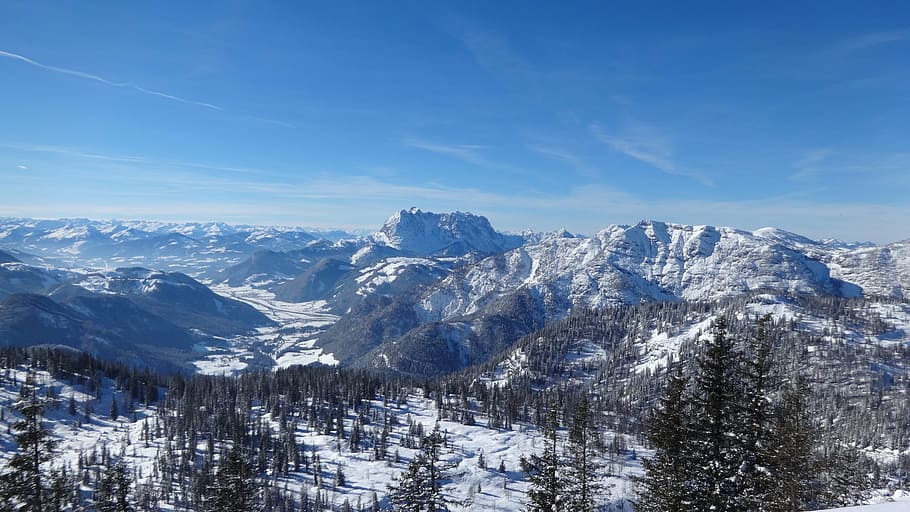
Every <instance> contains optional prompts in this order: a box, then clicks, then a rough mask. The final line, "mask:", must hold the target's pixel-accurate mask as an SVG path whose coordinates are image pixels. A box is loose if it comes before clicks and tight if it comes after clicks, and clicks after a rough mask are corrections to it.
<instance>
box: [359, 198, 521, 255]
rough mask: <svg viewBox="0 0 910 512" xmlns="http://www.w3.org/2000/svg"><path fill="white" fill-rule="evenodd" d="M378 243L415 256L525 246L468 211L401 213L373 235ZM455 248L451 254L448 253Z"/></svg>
mask: <svg viewBox="0 0 910 512" xmlns="http://www.w3.org/2000/svg"><path fill="white" fill-rule="evenodd" d="M371 238H372V240H373V241H375V242H376V243H380V244H384V245H387V246H389V247H394V248H396V249H398V250H401V251H404V252H411V253H415V254H425V255H429V254H433V253H437V252H440V251H446V252H454V253H455V255H460V254H465V253H468V252H472V251H479V252H482V253H497V252H502V251H505V250H508V249H511V248H513V247H517V246H518V245H520V244H521V238H520V237H511V236H507V235H503V234H501V233H499V232H497V231H496V230H495V229H493V226H492V225H490V221H489V220H487V218H486V217H483V216H481V215H474V214H473V213H467V212H457V211H456V212H451V213H434V212H425V211H422V210H421V209H419V208H417V207H411V208H410V209H407V210H401V211H399V212H397V213H395V214H394V215H392V216H391V217H389V219H388V220H387V221H386V222H385V224H383V226H382V228H381V229H380V230H379V231H378V232H377V233H375V234H373V235H372V237H371ZM448 249H451V251H447V250H448Z"/></svg>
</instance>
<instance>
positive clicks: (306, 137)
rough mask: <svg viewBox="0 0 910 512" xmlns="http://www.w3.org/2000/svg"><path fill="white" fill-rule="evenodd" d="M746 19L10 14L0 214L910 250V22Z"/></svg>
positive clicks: (722, 13)
mask: <svg viewBox="0 0 910 512" xmlns="http://www.w3.org/2000/svg"><path fill="white" fill-rule="evenodd" d="M734 4H735V7H730V5H734ZM746 4H747V3H745V2H742V3H740V2H736V3H730V2H723V3H716V4H712V3H690V2H634V3H633V2H629V3H627V4H620V3H612V2H527V1H520V2H505V1H503V2H487V1H480V2H467V1H464V2H462V1H459V2H429V1H413V2H343V1H332V2H330V1H324V2H323V1H320V2H283V3H275V4H270V3H267V2H255V1H250V2H224V1H216V2H211V3H205V2H145V3H135V2H109V3H108V2H101V1H98V2H46V3H45V2H39V1H21V2H17V1H12V2H4V3H3V4H2V6H0V19H3V20H4V23H3V30H0V112H2V113H3V115H2V116H0V179H2V183H3V185H2V187H0V215H5V216H31V217H63V216H65V217H73V216H79V217H90V218H129V219H135V218H143V219H164V220H221V221H226V222H234V223H265V224H296V225H311V226H321V227H344V228H371V227H378V226H379V225H380V224H381V223H382V222H383V220H384V219H385V218H386V217H387V216H388V215H389V214H391V213H392V212H394V211H396V210H399V209H402V208H408V207H411V206H418V207H420V208H422V209H424V210H431V211H450V210H462V211H471V212H474V213H478V214H483V215H486V216H488V217H489V218H490V220H491V222H493V225H494V226H496V227H497V228H499V229H502V230H513V231H517V230H522V229H525V228H532V229H536V230H550V229H557V228H560V227H565V228H567V229H569V230H570V231H575V232H582V233H588V234H590V233H593V232H595V231H597V230H598V229H600V228H602V227H605V226H607V225H609V224H614V223H635V222H637V221H638V220H640V219H645V218H649V219H651V218H653V219H659V220H666V221H671V222H680V223H690V224H715V225H730V226H735V227H739V228H743V229H756V228H759V227H762V226H777V227H781V228H784V229H788V230H791V231H796V232H799V233H802V234H806V235H808V236H812V237H816V238H826V237H837V238H841V239H846V240H872V241H878V242H889V241H895V240H898V239H904V238H908V237H910V201H908V200H907V196H908V193H910V136H908V134H910V7H908V6H907V5H908V4H906V2H894V3H888V2H875V3H872V2H805V3H804V2H761V3H758V2H752V3H748V6H746Z"/></svg>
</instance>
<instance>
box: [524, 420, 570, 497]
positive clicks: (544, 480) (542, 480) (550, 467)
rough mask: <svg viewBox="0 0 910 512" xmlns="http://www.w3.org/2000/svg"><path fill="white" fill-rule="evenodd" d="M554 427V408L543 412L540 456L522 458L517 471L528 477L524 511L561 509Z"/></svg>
mask: <svg viewBox="0 0 910 512" xmlns="http://www.w3.org/2000/svg"><path fill="white" fill-rule="evenodd" d="M557 427H558V421H557V413H556V409H555V408H551V409H550V410H549V411H548V412H547V421H546V424H545V425H544V428H543V435H544V448H543V453H541V454H540V455H537V454H533V455H531V456H530V457H528V458H524V457H522V459H521V468H522V471H524V472H525V473H526V474H527V475H528V482H529V483H530V488H529V489H528V500H529V502H528V512H555V511H557V510H562V500H563V494H562V493H563V490H564V488H563V479H562V475H561V473H560V470H561V467H560V466H561V461H560V457H559V451H558V446H557V433H556V429H557Z"/></svg>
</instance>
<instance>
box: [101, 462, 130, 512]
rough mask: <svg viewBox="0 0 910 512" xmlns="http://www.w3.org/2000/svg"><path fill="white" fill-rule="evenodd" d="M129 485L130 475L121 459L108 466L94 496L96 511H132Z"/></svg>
mask: <svg viewBox="0 0 910 512" xmlns="http://www.w3.org/2000/svg"><path fill="white" fill-rule="evenodd" d="M130 485H131V479H130V475H129V473H128V472H127V470H126V466H125V465H124V464H123V461H118V462H117V463H116V464H114V465H113V466H110V467H108V468H107V470H106V471H105V474H104V476H103V477H102V479H101V482H100V484H99V486H98V491H97V492H96V493H95V496H94V498H95V500H94V501H95V509H96V510H97V511H98V512H132V510H133V506H132V504H131V503H130V500H129V495H130Z"/></svg>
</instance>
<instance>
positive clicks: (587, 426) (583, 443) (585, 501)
mask: <svg viewBox="0 0 910 512" xmlns="http://www.w3.org/2000/svg"><path fill="white" fill-rule="evenodd" d="M602 444H603V443H602V442H601V440H600V433H599V431H598V428H597V424H596V423H595V421H594V415H593V413H592V412H591V404H590V402H588V398H587V397H582V399H581V402H580V403H579V404H578V407H577V408H576V409H575V413H574V414H573V415H572V424H571V425H570V426H569V443H568V445H567V447H566V452H567V453H566V455H567V459H568V461H567V462H568V464H567V466H566V487H565V493H566V495H565V503H566V506H567V507H568V510H572V511H574V512H593V510H594V509H595V505H596V499H597V495H598V494H599V493H600V491H601V486H600V483H599V481H598V478H597V477H598V473H599V470H600V468H601V466H602V464H601V463H600V460H599V457H600V454H601V452H602V451H603V450H602Z"/></svg>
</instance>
